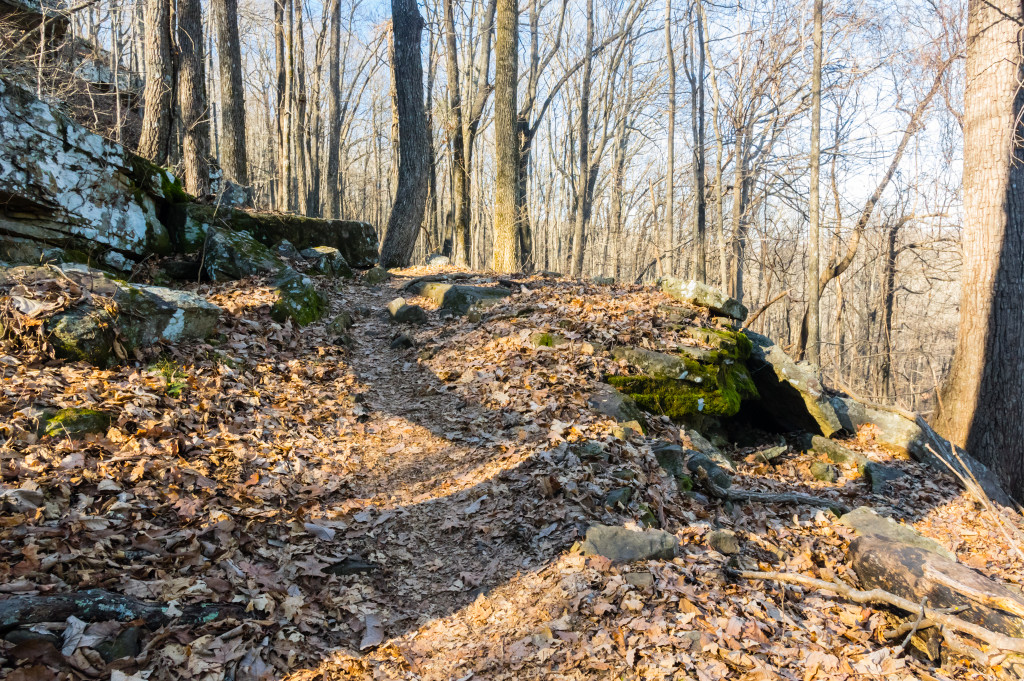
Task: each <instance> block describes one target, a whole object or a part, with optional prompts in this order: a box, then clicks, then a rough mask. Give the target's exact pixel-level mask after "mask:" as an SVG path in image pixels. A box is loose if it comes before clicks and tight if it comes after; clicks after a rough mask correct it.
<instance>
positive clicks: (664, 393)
mask: <svg viewBox="0 0 1024 681" xmlns="http://www.w3.org/2000/svg"><path fill="white" fill-rule="evenodd" d="M608 382H609V383H611V384H612V385H613V386H615V387H616V388H618V389H619V390H621V391H622V392H623V393H625V394H626V395H629V396H630V397H632V398H633V401H635V402H636V403H637V405H638V406H639V407H640V408H641V409H644V410H646V411H649V412H652V413H655V414H663V415H665V416H668V417H669V418H670V419H672V420H673V421H685V420H686V419H687V418H688V417H692V416H696V415H706V416H733V415H735V414H736V413H737V412H738V411H739V410H740V404H741V403H742V401H743V400H745V399H752V398H756V397H757V389H756V388H755V387H754V383H753V381H752V380H751V378H750V374H749V372H747V370H746V367H745V366H744V365H741V364H726V365H722V366H720V367H719V368H718V373H717V376H715V377H714V379H713V380H712V379H710V378H709V380H707V381H703V382H701V383H699V384H695V383H693V382H691V381H689V380H685V379H684V380H680V379H677V378H655V377H653V376H611V377H609V379H608Z"/></svg>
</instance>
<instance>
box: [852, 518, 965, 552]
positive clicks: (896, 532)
mask: <svg viewBox="0 0 1024 681" xmlns="http://www.w3.org/2000/svg"><path fill="white" fill-rule="evenodd" d="M839 523H840V524H841V525H845V526H846V527H849V528H850V529H851V530H853V531H854V532H856V533H857V535H858V536H860V537H871V536H875V537H881V538H883V539H888V540H889V541H893V542H897V543H900V544H908V545H910V546H916V547H917V548H919V549H924V550H925V551H931V552H932V553H937V554H939V555H940V556H942V557H944V558H947V559H949V560H956V556H955V555H954V554H953V552H952V551H950V550H949V549H947V548H946V547H945V546H943V545H942V544H940V543H939V542H937V541H935V540H934V539H931V538H930V537H925V536H924V535H922V534H921V533H920V532H918V531H917V530H915V529H914V528H913V527H910V526H909V525H903V524H901V523H898V522H896V521H895V520H893V519H892V518H886V517H885V516H880V515H878V513H876V512H875V510H874V509H872V508H869V507H867V506H860V507H858V508H855V509H854V510H852V511H850V512H849V513H847V514H845V515H844V516H843V517H842V518H840V519H839Z"/></svg>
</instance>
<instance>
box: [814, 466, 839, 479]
mask: <svg viewBox="0 0 1024 681" xmlns="http://www.w3.org/2000/svg"><path fill="white" fill-rule="evenodd" d="M811 475H813V476H814V479H815V480H821V481H822V482H835V481H836V480H838V479H839V469H838V468H836V467H835V466H833V465H832V464H830V463H825V462H824V461H815V462H814V463H812V464H811Z"/></svg>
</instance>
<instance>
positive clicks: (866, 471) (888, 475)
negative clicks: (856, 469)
mask: <svg viewBox="0 0 1024 681" xmlns="http://www.w3.org/2000/svg"><path fill="white" fill-rule="evenodd" d="M861 473H862V474H863V475H864V478H865V479H866V480H867V481H868V484H870V485H871V493H872V494H883V493H884V492H885V491H886V490H887V489H888V487H889V483H890V482H892V481H893V480H898V479H899V478H902V477H903V476H905V475H906V473H904V472H903V471H901V470H900V469H898V468H894V467H892V466H885V465H883V464H880V463H877V462H875V461H868V462H867V463H865V464H864V465H863V466H861Z"/></svg>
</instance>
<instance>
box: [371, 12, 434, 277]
mask: <svg viewBox="0 0 1024 681" xmlns="http://www.w3.org/2000/svg"><path fill="white" fill-rule="evenodd" d="M391 16H392V25H393V27H394V46H395V47H394V55H395V56H394V69H393V71H394V73H395V109H396V111H397V112H398V146H399V161H398V186H397V189H396V190H395V202H394V203H393V204H392V206H391V216H390V217H389V218H388V226H387V231H386V232H385V233H384V242H383V243H382V244H381V247H380V264H381V265H383V266H384V267H406V266H408V265H409V261H410V260H411V259H412V251H413V247H414V246H415V245H416V236H417V235H418V234H419V231H420V225H421V224H422V222H423V211H424V210H425V209H426V206H427V179H428V178H427V171H428V163H429V150H428V149H427V115H426V111H425V110H424V108H423V65H422V61H421V58H420V34H421V32H422V31H423V18H422V17H421V16H420V13H419V10H418V9H416V1H415V0H392V2H391Z"/></svg>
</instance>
